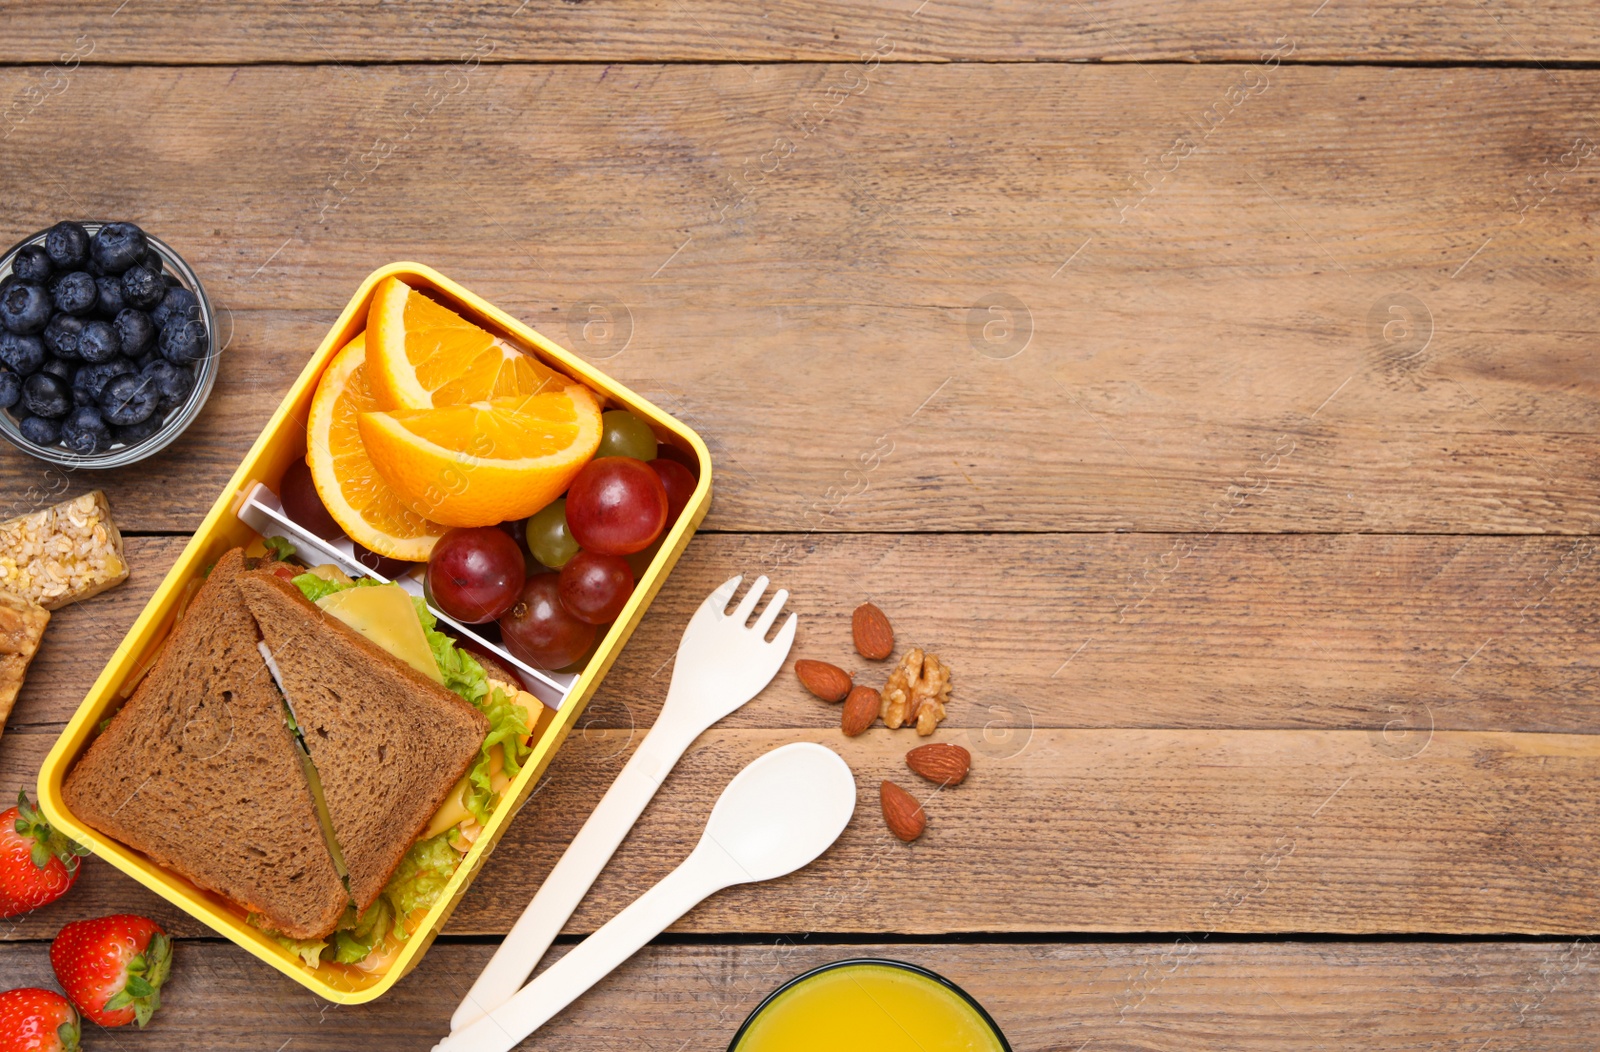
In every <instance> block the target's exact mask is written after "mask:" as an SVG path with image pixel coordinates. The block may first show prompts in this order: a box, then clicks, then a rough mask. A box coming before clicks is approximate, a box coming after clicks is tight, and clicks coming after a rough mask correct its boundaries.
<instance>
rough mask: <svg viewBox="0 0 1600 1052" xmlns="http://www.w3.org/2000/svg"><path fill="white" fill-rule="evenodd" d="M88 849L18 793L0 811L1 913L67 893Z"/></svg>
mask: <svg viewBox="0 0 1600 1052" xmlns="http://www.w3.org/2000/svg"><path fill="white" fill-rule="evenodd" d="M86 854H88V851H87V850H86V849H85V848H83V847H81V846H79V845H78V844H75V843H73V842H72V841H71V840H68V839H67V838H66V837H64V836H62V835H61V834H60V833H57V832H56V831H55V830H53V829H51V828H50V824H49V823H48V822H46V821H45V820H44V816H43V815H41V814H39V812H38V810H37V809H36V808H35V807H34V806H33V805H32V804H30V803H28V794H27V793H18V794H17V806H16V807H11V808H7V809H6V810H5V811H3V812H0V917H14V916H16V915H17V914H19V913H26V912H27V911H28V910H31V909H36V908H37V907H39V906H43V905H44V904H45V903H47V902H54V901H55V900H56V899H59V898H60V897H61V896H63V895H65V894H66V893H67V889H68V888H70V887H72V885H73V882H74V881H76V880H77V879H78V873H79V872H80V871H81V869H82V867H80V866H79V865H78V856H79V855H86Z"/></svg>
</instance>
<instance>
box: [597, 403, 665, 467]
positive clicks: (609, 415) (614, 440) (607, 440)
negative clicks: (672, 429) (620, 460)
mask: <svg viewBox="0 0 1600 1052" xmlns="http://www.w3.org/2000/svg"><path fill="white" fill-rule="evenodd" d="M594 455H595V456H596V457H633V458H634V459H635V460H654V459H655V458H656V434H655V432H654V431H651V430H650V425H649V424H647V423H645V422H644V421H643V420H640V419H639V418H638V417H636V416H634V415H633V414H632V413H630V412H628V411H627V410H626V409H610V410H607V411H606V412H605V413H603V414H601V416H600V448H599V449H597V450H595V454H594Z"/></svg>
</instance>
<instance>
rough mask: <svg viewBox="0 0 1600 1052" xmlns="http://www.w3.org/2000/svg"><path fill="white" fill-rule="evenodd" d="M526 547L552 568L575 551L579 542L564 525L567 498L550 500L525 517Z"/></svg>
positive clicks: (559, 565) (536, 557)
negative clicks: (526, 528)
mask: <svg viewBox="0 0 1600 1052" xmlns="http://www.w3.org/2000/svg"><path fill="white" fill-rule="evenodd" d="M528 550H529V551H530V552H532V553H533V557H534V558H535V559H538V560H539V561H540V562H541V563H543V564H544V565H545V566H548V567H550V569H552V570H559V569H561V568H562V567H563V566H565V565H567V561H568V560H569V559H571V558H572V557H573V556H574V555H577V554H578V542H577V541H575V540H573V539H572V531H571V530H569V529H567V498H565V497H560V498H557V499H556V500H554V501H551V502H550V503H549V504H546V505H545V506H544V507H543V508H541V509H540V510H539V511H537V512H535V513H534V514H533V515H532V516H531V517H530V518H529V519H528Z"/></svg>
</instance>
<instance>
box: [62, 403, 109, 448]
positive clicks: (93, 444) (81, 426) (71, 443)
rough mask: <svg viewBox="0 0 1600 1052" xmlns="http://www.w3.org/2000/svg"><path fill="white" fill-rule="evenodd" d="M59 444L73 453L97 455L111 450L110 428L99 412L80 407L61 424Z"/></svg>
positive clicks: (89, 407) (90, 408) (94, 409)
mask: <svg viewBox="0 0 1600 1052" xmlns="http://www.w3.org/2000/svg"><path fill="white" fill-rule="evenodd" d="M61 444H62V445H64V446H66V447H67V448H68V449H69V450H71V451H72V452H74V453H82V454H89V453H98V452H100V451H101V450H103V449H110V448H111V428H110V427H108V426H106V422H105V418H104V417H102V416H101V415H100V410H98V409H96V408H94V407H93V406H80V407H78V408H77V409H74V410H73V411H72V412H70V413H68V414H67V418H66V419H65V420H63V421H62V422H61Z"/></svg>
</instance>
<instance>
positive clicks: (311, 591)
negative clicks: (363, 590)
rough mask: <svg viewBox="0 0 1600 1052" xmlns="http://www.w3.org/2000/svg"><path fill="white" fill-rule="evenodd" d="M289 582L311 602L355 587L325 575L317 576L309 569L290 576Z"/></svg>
mask: <svg viewBox="0 0 1600 1052" xmlns="http://www.w3.org/2000/svg"><path fill="white" fill-rule="evenodd" d="M289 583H290V584H292V585H294V586H295V587H296V588H298V589H300V594H301V595H303V596H305V597H306V598H307V599H309V600H311V601H312V602H313V603H314V602H316V601H317V600H318V599H322V598H324V597H326V596H330V595H332V594H333V593H335V592H342V591H344V590H345V589H346V588H354V587H355V585H352V584H344V583H343V582H341V581H330V580H328V579H327V578H326V577H318V576H317V575H316V574H314V573H311V572H309V571H307V572H306V573H303V574H300V575H299V576H298V577H291V578H290V579H289Z"/></svg>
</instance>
